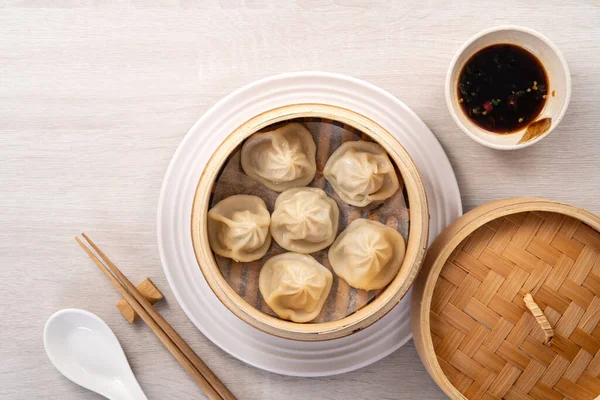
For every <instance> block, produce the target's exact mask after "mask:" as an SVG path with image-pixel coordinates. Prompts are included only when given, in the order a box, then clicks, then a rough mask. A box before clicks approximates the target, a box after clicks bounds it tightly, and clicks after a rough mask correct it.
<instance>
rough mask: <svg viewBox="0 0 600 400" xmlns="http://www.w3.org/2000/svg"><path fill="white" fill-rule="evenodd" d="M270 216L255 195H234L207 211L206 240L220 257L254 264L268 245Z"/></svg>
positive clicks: (262, 202) (263, 203) (269, 242)
mask: <svg viewBox="0 0 600 400" xmlns="http://www.w3.org/2000/svg"><path fill="white" fill-rule="evenodd" d="M270 223H271V216H270V215H269V210H267V206H266V205H265V202H264V201H263V200H262V199H261V198H259V197H256V196H250V195H245V194H238V195H235V196H230V197H227V198H226V199H224V200H221V201H220V202H218V203H217V204H216V205H215V206H214V207H213V208H211V209H210V210H209V211H208V241H209V243H210V247H211V248H212V250H213V251H214V252H215V253H217V254H218V255H220V256H223V257H227V258H231V259H233V260H235V261H243V262H248V261H254V260H258V259H259V258H261V257H262V256H264V255H265V253H266V252H267V250H268V249H269V246H270V245H271V234H270V233H269V225H270Z"/></svg>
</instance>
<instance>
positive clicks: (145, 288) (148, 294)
mask: <svg viewBox="0 0 600 400" xmlns="http://www.w3.org/2000/svg"><path fill="white" fill-rule="evenodd" d="M136 288H137V290H139V292H140V293H141V294H142V296H144V298H145V299H146V300H148V302H149V303H150V304H152V305H154V304H156V303H157V302H158V301H160V300H162V299H163V297H164V296H163V294H162V293H161V292H160V290H158V288H157V287H156V285H154V283H153V282H152V281H151V280H150V278H146V279H144V280H143V281H142V283H140V284H139V285H137V286H136ZM117 308H118V309H119V311H121V314H123V316H124V317H125V319H126V320H127V321H129V323H131V324H132V323H134V322H135V320H136V319H138V318H139V315H138V313H136V312H135V310H134V309H133V308H132V307H131V306H130V305H129V303H128V302H127V300H125V299H121V300H119V302H118V303H117Z"/></svg>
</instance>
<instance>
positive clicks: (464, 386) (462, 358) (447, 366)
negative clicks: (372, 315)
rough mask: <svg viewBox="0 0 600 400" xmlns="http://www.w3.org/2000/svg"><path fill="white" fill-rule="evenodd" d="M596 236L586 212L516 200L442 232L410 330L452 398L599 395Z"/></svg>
mask: <svg viewBox="0 0 600 400" xmlns="http://www.w3.org/2000/svg"><path fill="white" fill-rule="evenodd" d="M599 231H600V218H599V217H598V216H596V215H594V214H592V213H590V212H588V211H585V210H582V209H580V208H577V207H575V206H571V205H568V204H564V203H559V202H554V201H549V200H542V199H534V198H514V199H505V200H499V201H494V202H491V203H488V204H485V205H482V206H480V207H477V208H476V209H474V210H472V211H470V212H469V213H467V214H465V215H464V216H462V217H461V218H459V219H458V220H456V221H455V222H454V223H452V224H451V225H450V226H449V227H448V228H447V229H446V230H445V231H444V232H442V234H441V235H440V236H439V237H438V238H437V239H436V241H435V242H434V243H433V245H432V246H431V248H430V249H429V251H428V254H427V256H426V259H425V262H424V264H423V269H422V272H421V274H420V275H419V277H418V278H417V280H416V281H415V286H414V291H413V297H412V304H411V307H412V309H411V315H412V321H411V323H412V328H413V333H414V341H415V345H416V348H417V351H418V353H419V356H420V357H421V360H422V361H423V363H424V364H425V367H426V369H427V371H428V372H429V374H430V375H431V376H432V378H433V379H434V380H435V381H436V382H437V384H438V385H439V386H440V388H441V389H442V390H443V391H444V392H445V393H446V394H447V395H448V396H449V397H450V398H452V399H486V400H495V399H508V400H511V399H518V400H541V399H550V400H552V399H556V400H563V399H595V398H597V397H598V396H599V395H600V324H599V321H600V232H599ZM527 295H531V298H529V297H528V296H527ZM526 300H527V303H528V304H526Z"/></svg>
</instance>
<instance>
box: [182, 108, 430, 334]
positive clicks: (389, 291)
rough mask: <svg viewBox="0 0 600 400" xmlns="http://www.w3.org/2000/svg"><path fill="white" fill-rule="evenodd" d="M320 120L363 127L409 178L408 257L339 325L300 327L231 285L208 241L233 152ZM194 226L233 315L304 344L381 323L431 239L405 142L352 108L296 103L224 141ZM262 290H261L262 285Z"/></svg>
mask: <svg viewBox="0 0 600 400" xmlns="http://www.w3.org/2000/svg"><path fill="white" fill-rule="evenodd" d="M315 117H316V118H325V119H329V120H333V121H337V122H340V123H343V124H346V125H348V126H350V127H352V128H354V129H357V130H359V131H361V132H363V133H364V134H366V135H368V136H369V137H370V138H371V139H373V140H374V141H376V142H377V143H379V144H380V145H381V146H382V147H383V148H384V149H385V150H386V151H387V152H388V154H389V156H390V158H391V159H392V161H393V162H394V163H395V164H396V167H397V168H398V170H399V171H400V174H401V175H402V178H403V180H404V185H405V190H406V192H407V195H408V200H409V217H410V226H409V234H408V240H407V243H406V254H405V257H404V260H403V262H402V266H401V268H400V270H399V272H398V275H397V276H396V277H395V278H394V279H393V280H392V282H390V284H389V285H388V286H387V287H386V288H385V289H384V290H383V291H381V292H380V293H379V294H378V295H377V297H375V298H374V299H373V300H372V301H371V302H370V303H369V304H367V305H365V306H364V307H362V308H360V309H358V310H357V311H356V312H354V313H353V314H350V315H348V316H346V317H344V318H342V319H338V320H335V321H328V322H320V323H295V322H291V321H286V320H283V319H279V318H277V317H274V316H272V315H269V314H267V313H264V312H262V311H260V310H258V309H257V308H254V307H253V306H252V305H250V304H249V303H247V302H246V301H245V300H244V299H243V298H242V297H240V295H239V294H238V293H236V291H235V290H233V289H232V288H231V286H230V285H229V284H228V283H227V281H226V279H225V278H224V276H223V275H222V273H221V271H220V269H219V268H218V265H217V263H216V261H215V257H214V254H213V252H212V250H211V248H210V245H209V242H208V236H207V212H208V208H209V204H210V199H211V189H212V187H213V185H214V183H215V180H216V179H217V176H218V173H219V171H220V170H221V168H222V166H223V165H224V163H225V162H226V160H227V158H228V157H229V156H230V154H231V153H232V152H233V151H235V149H236V148H238V146H239V145H240V144H241V143H242V142H243V141H244V140H245V139H246V138H247V137H249V136H250V135H252V134H253V133H255V132H257V131H259V130H261V129H263V128H265V127H267V126H269V125H272V124H276V123H279V122H282V121H286V120H291V119H297V118H315ZM317 145H318V144H317ZM271 211H272V210H271ZM191 228H192V242H193V246H194V251H195V254H196V259H197V261H198V265H199V267H200V269H201V271H202V273H203V274H204V277H205V279H206V281H207V282H208V284H209V286H210V288H211V289H212V290H213V292H214V293H215V294H216V296H217V297H218V298H219V300H220V301H221V302H222V303H223V304H224V305H225V306H226V307H227V308H228V309H229V310H230V311H231V312H233V313H234V314H235V315H236V316H238V317H239V318H240V319H242V320H243V321H245V322H246V323H248V324H250V325H252V326H253V327H255V328H258V329H260V330H262V331H264V332H266V333H269V334H272V335H275V336H279V337H283V338H287V339H293V340H301V341H320V340H330V339H336V338H340V337H344V336H347V335H350V334H352V333H355V332H358V331H360V330H362V329H364V328H366V327H367V326H369V325H371V324H373V323H374V322H375V321H377V320H379V319H380V318H381V317H383V316H384V315H385V314H386V313H387V312H389V311H390V310H391V309H392V308H393V307H394V306H395V305H396V304H398V303H399V302H400V300H401V299H402V298H403V297H404V295H405V294H406V293H407V291H408V290H409V288H410V287H411V285H412V283H413V281H414V279H415V277H416V275H417V273H418V271H419V269H420V268H421V264H422V262H423V259H424V256H425V251H426V248H427V242H428V235H429V210H428V207H427V198H426V193H425V188H424V186H423V182H422V181H421V177H420V175H419V172H418V171H417V169H416V167H415V165H414V163H413V161H412V160H411V158H410V156H409V155H408V153H407V152H406V150H405V149H404V148H403V147H402V146H401V145H400V143H398V141H397V140H396V139H395V138H394V137H393V136H392V135H391V134H390V133H389V132H387V131H386V130H385V129H384V128H383V127H381V126H380V125H378V124H377V123H376V122H374V121H372V120H370V119H368V118H366V117H364V116H362V115H360V114H358V113H355V112H353V111H351V110H347V109H343V108H339V107H335V106H330V105H324V104H294V105H290V106H285V107H281V108H277V109H273V110H270V111H267V112H265V113H263V114H260V115H257V116H255V117H254V118H252V119H250V120H249V121H247V122H246V123H244V124H242V125H241V126H240V127H239V128H237V129H236V130H235V131H234V132H232V133H231V134H230V135H229V136H228V137H227V138H226V139H225V140H224V141H223V143H222V144H221V145H220V146H219V148H218V149H217V150H216V151H215V153H214V154H213V155H212V157H211V159H210V160H209V162H208V164H207V166H206V168H205V170H204V172H203V174H202V176H201V177H200V180H199V182H198V187H197V189H196V194H195V198H194V202H193V208H192V220H191ZM264 261H266V260H264ZM256 290H257V291H258V287H257V288H256ZM330 295H331V294H330Z"/></svg>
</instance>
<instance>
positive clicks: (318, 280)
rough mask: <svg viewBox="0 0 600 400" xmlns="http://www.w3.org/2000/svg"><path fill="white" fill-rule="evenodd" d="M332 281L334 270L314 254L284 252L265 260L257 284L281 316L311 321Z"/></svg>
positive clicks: (266, 300)
mask: <svg viewBox="0 0 600 400" xmlns="http://www.w3.org/2000/svg"><path fill="white" fill-rule="evenodd" d="M332 281H333V275H332V274H331V272H330V271H329V270H328V269H327V268H325V267H324V266H322V265H321V264H319V263H318V262H317V260H315V259H314V258H312V257H311V256H309V255H306V254H298V253H284V254H280V255H278V256H275V257H272V258H270V259H269V260H268V261H267V262H266V263H265V265H264V266H263V267H262V269H261V270H260V275H259V278H258V287H259V289H260V293H261V294H262V296H263V298H264V299H265V302H266V303H267V304H268V306H269V307H271V309H272V310H273V311H275V314H277V315H279V317H280V318H283V319H288V320H291V321H294V322H308V321H312V320H313V319H315V318H316V317H317V315H319V313H320V312H321V309H322V308H323V304H325V300H326V299H327V296H328V295H329V291H330V290H331V283H332Z"/></svg>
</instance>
